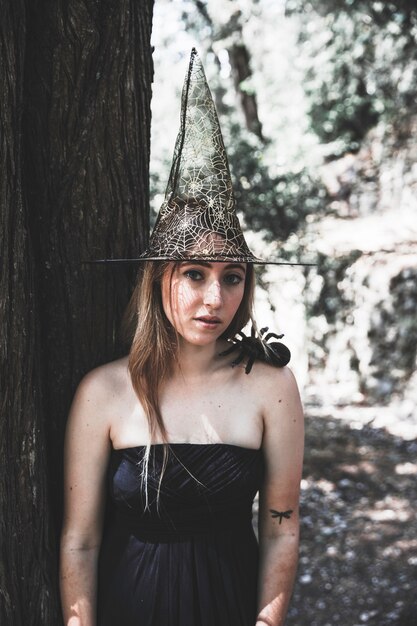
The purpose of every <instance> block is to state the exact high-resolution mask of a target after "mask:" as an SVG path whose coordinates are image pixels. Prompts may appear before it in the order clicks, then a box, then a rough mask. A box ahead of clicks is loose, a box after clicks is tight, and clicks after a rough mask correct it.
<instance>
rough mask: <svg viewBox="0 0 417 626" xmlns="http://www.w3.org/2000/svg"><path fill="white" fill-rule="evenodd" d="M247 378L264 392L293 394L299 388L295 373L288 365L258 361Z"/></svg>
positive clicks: (273, 394)
mask: <svg viewBox="0 0 417 626" xmlns="http://www.w3.org/2000/svg"><path fill="white" fill-rule="evenodd" d="M247 378H248V379H249V380H250V381H251V383H252V384H253V385H254V386H255V388H256V389H257V390H259V391H260V392H262V393H263V394H264V393H265V394H268V395H269V394H272V396H273V397H275V396H276V395H277V394H281V395H282V394H292V393H294V392H295V391H296V390H297V391H298V388H297V381H296V378H295V375H294V373H293V371H292V369H291V367H289V366H288V365H284V366H283V367H276V366H273V365H268V364H267V363H264V362H262V361H256V362H255V364H254V366H253V368H252V370H251V372H250V374H248V375H247Z"/></svg>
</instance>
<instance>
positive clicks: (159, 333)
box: [60, 51, 303, 626]
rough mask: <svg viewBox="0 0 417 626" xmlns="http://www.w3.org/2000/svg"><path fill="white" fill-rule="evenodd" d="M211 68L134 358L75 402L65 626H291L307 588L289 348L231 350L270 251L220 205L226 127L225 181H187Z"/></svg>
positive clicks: (140, 295)
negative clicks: (301, 586) (297, 599)
mask: <svg viewBox="0 0 417 626" xmlns="http://www.w3.org/2000/svg"><path fill="white" fill-rule="evenodd" d="M196 61H197V59H196V53H195V51H193V53H192V57H191V62H190V68H189V72H188V77H187V81H186V85H185V89H184V92H185V98H184V92H183V113H184V115H183V117H182V120H183V122H182V128H181V131H180V135H181V137H180V135H179V138H180V141H179V140H177V146H176V154H175V155H174V165H173V170H172V171H171V176H170V183H169V186H168V187H169V193H168V190H167V200H166V202H165V203H164V205H163V206H162V208H161V212H160V215H159V218H158V221H157V224H156V226H155V229H154V232H153V234H152V238H151V242H150V247H149V249H148V250H147V252H146V253H144V254H143V255H142V256H141V259H142V260H143V261H144V262H143V264H142V266H141V272H140V276H139V280H138V284H137V287H136V289H135V292H134V294H133V296H132V300H131V303H130V308H129V314H130V320H131V322H132V324H133V327H134V336H133V340H132V344H131V349H130V352H129V355H128V356H126V357H124V358H122V359H119V360H116V361H113V362H111V363H108V364H106V365H104V366H101V367H98V368H96V369H94V370H93V371H91V372H90V373H88V374H87V375H86V376H85V377H84V378H83V380H82V381H81V383H80V385H79V387H78V389H77V392H76V394H75V397H74V401H73V404H72V406H71V410H70V415H69V419H68V426H67V434H66V444H65V514H64V526H63V531H62V540H61V569H60V575H61V596H62V606H63V614H64V622H65V624H66V626H118V625H119V624H121V625H123V626H139V625H140V626H226V625H227V626H246V625H248V626H249V625H250V626H254V625H256V626H265V625H268V626H278V625H281V624H283V622H284V618H285V614H286V611H287V606H288V602H289V598H290V595H291V591H292V586H293V581H294V575H295V570H296V562H297V552H298V527H299V518H298V499H299V484H300V477H301V467H302V455H303V414H302V407H301V402H300V397H299V393H298V390H297V385H296V382H295V379H294V376H293V374H292V372H291V370H290V369H289V368H288V367H286V366H285V363H286V362H287V361H288V357H286V354H285V350H284V348H283V346H282V344H277V343H276V344H275V352H273V353H272V352H271V350H270V351H269V352H268V350H267V349H265V350H266V352H265V354H266V356H264V355H263V351H262V348H264V346H263V345H262V343H261V342H258V343H257V346H258V348H259V347H261V350H260V351H258V352H257V356H258V359H257V360H256V361H255V362H254V363H252V362H253V358H251V357H252V356H253V355H251V354H249V355H248V356H247V357H245V354H244V352H242V353H240V352H239V353H238V352H237V350H238V349H239V346H238V345H237V344H234V343H231V339H232V338H233V337H234V336H235V334H236V333H237V332H238V331H240V330H241V329H242V328H243V327H244V325H245V324H246V323H247V322H248V321H249V320H250V319H252V317H251V316H252V313H251V312H252V299H253V291H254V272H253V264H254V263H256V262H262V261H260V260H259V259H256V258H255V257H254V256H253V255H252V253H251V252H250V251H249V249H248V248H247V246H246V242H245V241H244V237H243V234H242V233H241V230H240V225H239V223H238V220H237V217H236V215H235V212H234V207H232V210H230V207H227V208H226V209H225V207H224V206H222V205H221V203H223V202H226V204H227V203H228V202H229V200H230V197H232V198H233V195H232V191H231V186H230V185H229V183H228V181H227V182H226V186H227V190H228V193H229V196H227V195H225V194H221V193H219V184H220V183H219V182H218V181H219V180H220V179H221V181H223V182H224V180H225V173H226V174H227V175H228V167H227V161H226V160H225V159H226V156H225V152H224V147H223V151H222V150H221V148H222V146H223V144H222V142H221V134H220V130H219V129H218V131H217V129H215V132H213V131H212V132H210V137H211V138H213V137H216V141H217V144H216V143H215V142H213V141H212V144H213V143H214V146H213V145H212V147H211V149H213V150H215V151H216V155H217V156H219V154H220V155H221V157H222V158H223V169H224V171H223V172H221V174H222V175H221V176H220V178H219V177H218V178H217V182H216V183H215V184H214V185H213V184H212V183H211V185H212V187H211V189H210V190H209V192H210V193H208V192H207V190H206V189H204V184H202V185H200V188H199V189H198V185H196V181H195V179H193V180H192V181H191V183H190V182H189V178H188V175H189V171H190V167H189V164H187V159H186V158H185V157H186V156H187V145H188V148H189V147H190V141H191V142H192V141H195V140H196V137H197V135H198V133H196V132H195V129H194V131H189V129H188V128H186V127H185V124H186V122H187V124H189V123H191V122H189V120H190V119H193V120H195V119H196V118H198V115H199V114H200V113H202V110H201V106H202V105H201V102H199V101H197V96H196V100H193V97H194V95H193V85H194V84H195V85H196V86H197V87H198V89H197V91H198V97H200V94H201V84H202V82H201V81H202V74H201V73H202V66H201V64H198V63H197V62H196ZM203 79H204V84H205V77H204V73H203ZM193 81H194V82H193ZM207 89H208V87H207ZM203 101H204V107H207V106H208V104H207V93H205V94H204V97H203ZM191 105H192V106H194V107H196V108H195V110H194V111H193V112H192V113H193V115H191V116H190V115H186V113H189V112H190V106H191ZM210 106H211V105H210ZM213 107H214V105H213ZM206 113H207V110H205V111H204V114H205V120H207V116H206ZM209 113H210V114H211V115H212V110H210V111H209ZM212 119H214V118H213V117H212ZM215 121H217V118H216V120H215ZM219 137H220V138H219ZM187 141H188V144H187ZM219 142H220V143H219ZM193 152H194V154H198V152H195V151H193ZM209 160H210V162H211V163H213V160H212V159H209ZM217 163H218V161H217ZM193 164H194V165H195V160H194V163H193ZM216 167H218V165H216ZM199 168H200V171H201V164H199ZM184 171H186V173H187V177H186V176H185V175H184ZM218 173H219V172H218V171H217V172H216V175H217V174H218ZM204 177H205V179H206V178H207V172H205V174H204ZM185 179H186V183H184V182H183V183H182V187H179V186H178V185H180V186H181V181H184V180H185ZM212 180H213V176H212V177H211V181H212ZM178 181H180V182H178ZM197 182H198V181H197ZM223 182H222V184H223ZM187 185H189V186H190V189H189V190H188V191H189V195H188V197H187V198H186V200H185V201H184V186H187ZM191 185H192V188H191ZM196 189H197V192H198V191H200V192H201V193H202V194H203V196H204V197H203V196H199V195H198V193H197V192H196ZM191 192H192V193H191ZM219 198H220V200H218V199H219ZM211 200H212V201H211ZM219 202H220V204H219ZM216 203H217V204H216ZM152 259H153V260H152ZM155 259H156V260H155ZM268 355H269V356H268ZM265 360H267V361H269V362H270V363H273V364H274V365H279V366H280V367H278V368H277V367H274V365H271V364H268V363H266V362H264V361H265ZM252 365H253V367H252ZM249 371H250V375H249V376H248V375H247V373H248V372H249ZM258 489H259V491H260V500H259V550H258V544H257V542H256V539H255V536H254V533H253V530H252V526H251V505H252V500H253V498H254V496H255V493H256V492H257V491H258Z"/></svg>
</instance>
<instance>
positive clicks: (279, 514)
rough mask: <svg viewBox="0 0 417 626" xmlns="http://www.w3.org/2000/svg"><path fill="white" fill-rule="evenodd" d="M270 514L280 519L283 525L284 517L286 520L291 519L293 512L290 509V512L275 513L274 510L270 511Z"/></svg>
mask: <svg viewBox="0 0 417 626" xmlns="http://www.w3.org/2000/svg"><path fill="white" fill-rule="evenodd" d="M269 512H270V513H271V516H272V517H279V523H280V524H281V522H282V520H283V518H284V517H285V519H290V517H291V513H292V512H293V511H292V509H290V510H289V511H275V510H274V509H269Z"/></svg>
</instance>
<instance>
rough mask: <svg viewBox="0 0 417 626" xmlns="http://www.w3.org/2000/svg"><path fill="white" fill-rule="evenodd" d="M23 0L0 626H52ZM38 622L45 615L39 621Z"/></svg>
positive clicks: (3, 410)
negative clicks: (26, 147)
mask: <svg viewBox="0 0 417 626" xmlns="http://www.w3.org/2000/svg"><path fill="white" fill-rule="evenodd" d="M25 30H26V15H25V5H24V0H7V1H4V2H3V3H2V18H1V20H0V93H1V97H2V103H1V111H0V124H1V125H0V137H1V144H0V163H1V164H0V246H1V261H0V263H1V265H0V289H1V291H0V294H1V296H0V325H1V329H2V338H1V345H0V377H1V378H0V381H1V402H0V562H1V567H0V623H1V624H4V625H5V626H6V625H7V626H14V625H15V624H16V625H22V626H23V625H28V626H30V625H32V624H40V623H44V624H51V626H52V624H56V623H57V622H56V617H57V615H58V602H57V594H56V589H57V585H56V579H55V580H54V575H55V574H56V567H55V564H54V559H53V558H51V546H52V542H51V535H50V524H49V521H50V515H49V509H48V499H47V492H46V485H47V480H46V466H45V443H44V441H45V437H44V422H43V419H42V416H43V411H42V409H43V402H42V394H41V387H42V385H41V377H40V370H41V367H40V366H41V358H40V354H41V345H40V334H39V325H38V320H39V302H38V299H37V296H36V279H35V273H34V266H33V251H32V247H31V241H30V234H29V232H28V223H27V217H28V212H27V203H26V197H25V193H24V189H23V183H22V163H23V159H24V155H23V145H22V110H23V103H24V83H23V79H24V58H25ZM41 616H42V619H41Z"/></svg>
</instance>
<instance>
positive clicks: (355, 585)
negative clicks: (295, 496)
mask: <svg viewBox="0 0 417 626" xmlns="http://www.w3.org/2000/svg"><path fill="white" fill-rule="evenodd" d="M416 463H417V440H414V441H404V440H403V439H401V438H400V437H396V436H393V435H391V434H390V433H388V432H387V431H386V430H384V429H381V428H379V429H377V428H372V426H371V425H366V426H363V427H362V428H360V429H358V428H357V427H353V426H351V425H350V424H349V423H347V422H345V421H342V420H338V419H334V418H332V417H331V416H326V417H320V418H317V417H308V416H307V417H306V449H305V463H304V472H303V481H302V492H301V545H300V563H299V568H298V573H297V582H296V585H295V589H294V595H293V599H292V602H291V607H290V610H289V613H288V618H287V621H286V625H287V626H295V625H297V626H334V625H335V624H341V625H342V626H359V625H361V624H372V625H378V626H388V625H389V626H393V625H397V626H411V624H415V623H416V622H415V619H416V615H417V598H416V593H415V589H416V586H417V518H416V513H415V502H416V499H417V481H416V473H417V472H416V470H417V465H416Z"/></svg>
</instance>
